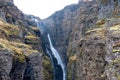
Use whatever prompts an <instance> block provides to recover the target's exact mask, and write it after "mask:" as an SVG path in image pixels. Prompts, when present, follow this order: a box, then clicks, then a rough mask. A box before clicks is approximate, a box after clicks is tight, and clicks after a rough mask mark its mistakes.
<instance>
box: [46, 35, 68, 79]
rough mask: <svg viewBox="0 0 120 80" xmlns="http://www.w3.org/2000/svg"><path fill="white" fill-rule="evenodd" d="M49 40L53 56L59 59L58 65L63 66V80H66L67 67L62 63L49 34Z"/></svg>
mask: <svg viewBox="0 0 120 80" xmlns="http://www.w3.org/2000/svg"><path fill="white" fill-rule="evenodd" d="M48 39H49V43H50V49H51V51H52V54H53V56H54V57H55V58H56V59H57V63H58V64H59V65H60V66H61V68H62V71H63V80H66V74H65V66H64V64H63V62H62V59H61V57H60V55H59V53H58V51H57V50H56V49H55V48H54V47H53V45H52V42H51V38H50V35H49V34H48Z"/></svg>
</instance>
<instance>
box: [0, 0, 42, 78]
mask: <svg viewBox="0 0 120 80" xmlns="http://www.w3.org/2000/svg"><path fill="white" fill-rule="evenodd" d="M29 17H30V18H29ZM31 17H34V16H28V15H24V14H23V13H22V12H21V11H19V9H17V7H16V6H14V4H13V1H12V0H0V80H43V67H42V59H43V58H42V55H43V54H42V53H43V52H42V47H41V46H40V45H41V40H40V38H39V34H40V32H39V29H38V28H37V27H34V26H36V24H35V22H34V21H32V20H31ZM31 22H32V23H31ZM29 23H31V24H29Z"/></svg>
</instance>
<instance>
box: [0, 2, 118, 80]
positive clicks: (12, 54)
mask: <svg viewBox="0 0 120 80" xmlns="http://www.w3.org/2000/svg"><path fill="white" fill-rule="evenodd" d="M119 9H120V0H79V3H78V4H72V5H69V6H66V7H65V8H64V9H62V10H60V11H57V12H56V13H54V14H53V15H51V16H50V17H48V18H46V19H44V20H40V19H39V18H38V17H35V16H32V15H26V14H23V13H22V12H21V11H20V10H19V9H18V8H17V7H16V6H15V5H14V3H13V0H0V80H52V79H53V70H52V66H51V63H50V59H49V58H48V57H47V56H46V55H45V54H43V51H44V50H45V46H44V39H43V37H42V36H41V32H40V31H39V29H38V28H37V27H36V26H38V25H37V23H36V22H35V20H34V19H37V20H38V21H39V22H42V23H43V25H44V28H45V29H47V30H48V32H49V33H50V35H51V38H52V43H53V45H54V47H55V48H56V49H57V50H58V52H59V53H60V56H61V57H62V60H63V61H64V64H66V69H67V79H68V80H120V68H119V67H120V63H119V61H120V56H119V54H120V48H119V46H120V18H119V17H120V10H119ZM40 38H41V39H40ZM47 44H48V43H47ZM47 47H49V46H47Z"/></svg>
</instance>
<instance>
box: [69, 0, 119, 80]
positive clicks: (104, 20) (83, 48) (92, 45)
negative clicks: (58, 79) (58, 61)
mask: <svg viewBox="0 0 120 80" xmlns="http://www.w3.org/2000/svg"><path fill="white" fill-rule="evenodd" d="M91 2H92V3H93V2H95V1H90V2H87V3H88V4H86V6H88V5H89V7H86V9H84V10H86V11H89V9H92V10H93V11H94V10H95V12H94V13H88V15H85V16H87V17H86V18H87V19H81V18H80V21H83V23H80V25H82V26H79V27H74V29H75V30H74V29H73V31H72V34H71V39H70V42H69V46H68V60H69V61H68V80H119V76H120V74H119V69H118V67H119V32H120V31H119V26H120V23H119V0H99V1H96V4H94V5H91ZM90 6H91V7H90ZM95 6H96V7H95ZM81 12H82V11H81ZM89 12H90V11H89ZM85 13H86V12H85ZM89 15H90V16H91V17H89ZM92 17H94V18H92ZM88 19H90V20H91V21H90V22H92V23H89V22H87V21H89V20H88ZM86 22H87V23H86ZM91 24H92V25H91ZM86 27H87V28H86ZM76 28H77V30H76ZM116 45H117V46H116Z"/></svg>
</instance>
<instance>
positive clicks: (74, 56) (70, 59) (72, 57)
mask: <svg viewBox="0 0 120 80" xmlns="http://www.w3.org/2000/svg"><path fill="white" fill-rule="evenodd" d="M76 60H77V56H76V55H73V56H71V57H70V58H69V61H70V62H74V61H76Z"/></svg>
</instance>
